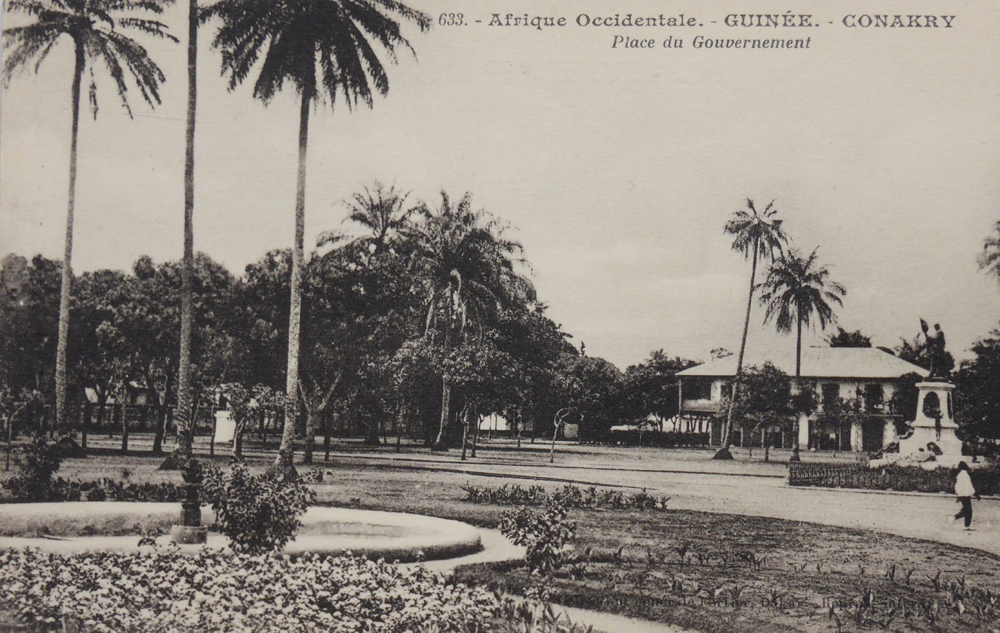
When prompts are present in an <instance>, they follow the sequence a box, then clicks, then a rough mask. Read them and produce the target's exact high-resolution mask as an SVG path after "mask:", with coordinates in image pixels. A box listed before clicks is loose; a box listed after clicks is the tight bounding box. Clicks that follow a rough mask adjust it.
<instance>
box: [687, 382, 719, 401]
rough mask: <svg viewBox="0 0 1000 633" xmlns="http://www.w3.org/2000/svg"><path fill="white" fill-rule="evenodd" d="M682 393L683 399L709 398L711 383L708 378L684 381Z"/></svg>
mask: <svg viewBox="0 0 1000 633" xmlns="http://www.w3.org/2000/svg"><path fill="white" fill-rule="evenodd" d="M683 393H684V399H685V400H711V399H712V383H711V382H709V381H708V380H692V381H691V382H686V381H685V382H684V387H683Z"/></svg>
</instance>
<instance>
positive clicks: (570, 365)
mask: <svg viewBox="0 0 1000 633" xmlns="http://www.w3.org/2000/svg"><path fill="white" fill-rule="evenodd" d="M623 383H624V375H623V374H622V373H621V371H619V370H618V368H617V367H615V366H614V365H613V364H612V363H610V362H608V361H606V360H604V359H603V358H598V357H596V356H582V355H581V356H569V355H567V356H563V357H562V359H561V361H560V363H559V368H558V370H557V374H556V385H557V388H558V389H560V391H561V393H562V394H563V396H562V397H563V402H564V404H565V406H568V407H570V408H572V409H573V410H574V411H575V413H576V416H578V422H579V425H580V438H581V439H586V440H598V439H601V438H603V437H605V435H606V434H607V432H608V430H609V429H610V428H611V426H612V425H614V423H615V422H616V421H617V418H618V414H619V413H620V410H621V404H622V402H621V399H622V394H623V389H622V387H623Z"/></svg>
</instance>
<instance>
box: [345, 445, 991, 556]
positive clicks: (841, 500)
mask: <svg viewBox="0 0 1000 633" xmlns="http://www.w3.org/2000/svg"><path fill="white" fill-rule="evenodd" d="M333 459H335V460H336V461H337V462H340V463H351V464H371V465H376V464H385V463H386V461H389V460H391V461H392V462H393V466H394V467H407V468H416V469H435V470H448V471H451V472H463V473H467V474H470V475H485V476H495V477H498V478H506V479H510V478H514V479H527V480H540V481H551V482H564V483H576V484H579V485H588V486H589V485H596V486H608V485H611V486H625V487H630V488H635V489H640V488H645V489H646V490H647V491H648V492H650V493H652V494H657V495H668V496H670V507H672V508H677V509H684V510H699V511H703V512H720V513H726V514H742V515H748V516H763V517H771V518H776V519H787V520H792V521H805V522H811V523H822V524H826V525H834V526H839V527H847V528H856V529H863V530H873V531H876V532H886V533H889V534H896V535H898V536H904V537H908V538H918V539H924V540H929V541H938V542H942V543H948V544H951V545H957V546H960V547H971V548H975V549H980V550H983V551H986V552H990V553H992V554H995V555H998V556H1000V499H997V498H984V499H983V500H982V501H979V502H976V501H973V512H974V515H975V519H974V521H973V528H974V529H973V531H971V532H967V531H965V530H964V529H963V528H962V526H961V524H960V522H956V521H954V520H953V519H952V517H953V516H954V514H955V513H956V512H957V511H958V505H957V503H956V500H955V497H954V495H950V494H928V493H897V492H889V491H871V490H846V489H828V488H800V487H792V486H789V485H787V483H786V478H785V477H780V476H775V473H774V471H773V470H772V471H771V472H766V473H759V472H751V473H743V475H742V476H734V475H735V474H738V473H734V472H718V471H717V472H712V471H710V470H708V469H709V468H711V466H706V467H703V468H705V470H703V471H701V472H699V471H696V470H694V468H692V467H691V464H692V463H693V462H688V461H686V460H684V461H679V462H675V463H670V462H669V461H666V460H660V461H658V462H655V463H653V462H652V460H650V459H646V460H644V462H643V463H639V462H638V461H636V462H634V463H632V464H626V463H622V464H620V465H619V467H598V468H587V467H585V466H584V465H582V464H581V463H580V460H579V459H576V458H574V459H573V460H572V461H570V460H567V461H570V463H569V464H562V463H560V456H559V455H557V456H556V463H555V464H552V465H550V464H547V463H538V461H535V462H534V463H530V462H522V463H511V462H510V461H507V460H491V459H489V458H486V459H477V460H474V461H467V462H462V461H460V460H459V459H458V456H457V455H450V454H449V455H444V456H440V457H437V456H428V454H427V453H422V454H419V455H417V454H412V455H405V454H404V455H389V454H383V455H358V454H356V453H342V454H337V455H336V456H335V457H333ZM418 460H419V461H418ZM730 464H732V462H730ZM737 464H739V462H737ZM767 466H769V467H770V465H767ZM777 466H778V468H781V469H785V468H787V467H786V466H783V465H777ZM722 468H723V469H725V470H727V471H728V470H729V469H732V468H734V466H732V465H726V466H723V467H722ZM786 472H787V471H786Z"/></svg>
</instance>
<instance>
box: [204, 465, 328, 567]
mask: <svg viewBox="0 0 1000 633" xmlns="http://www.w3.org/2000/svg"><path fill="white" fill-rule="evenodd" d="M206 471H207V472H206V474H205V478H204V481H203V483H202V492H203V495H204V498H203V499H202V501H203V502H205V503H208V504H210V505H211V506H212V509H213V510H214V511H215V517H216V521H217V522H218V524H219V528H220V530H221V532H222V533H223V534H224V535H225V536H226V537H227V538H228V539H229V545H230V547H232V548H233V550H234V551H236V552H244V553H248V554H260V553H263V552H267V551H270V550H277V549H281V548H282V547H284V546H285V545H286V544H287V543H288V541H290V540H292V537H294V536H295V533H296V532H297V531H298V530H299V528H301V527H302V520H301V516H302V514H304V513H305V511H306V508H308V507H309V504H310V503H311V502H312V500H313V493H312V491H311V490H309V488H308V487H306V485H305V484H304V483H302V482H301V481H299V480H297V479H292V478H286V477H282V476H280V475H273V474H268V473H264V474H261V475H254V474H251V473H250V471H248V470H247V468H246V466H244V465H243V464H240V463H237V464H234V465H233V467H232V469H231V470H230V471H229V473H228V474H227V475H223V474H222V473H221V472H220V471H218V470H217V469H206Z"/></svg>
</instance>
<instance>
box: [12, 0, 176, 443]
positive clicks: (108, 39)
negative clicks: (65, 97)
mask: <svg viewBox="0 0 1000 633" xmlns="http://www.w3.org/2000/svg"><path fill="white" fill-rule="evenodd" d="M171 2H172V0H9V1H8V2H7V3H6V6H7V8H6V10H7V12H8V13H21V14H25V15H28V16H31V17H33V18H35V20H34V21H32V22H31V23H30V24H27V25H24V26H13V27H8V28H6V29H4V31H3V50H4V51H5V52H6V53H7V58H6V59H5V60H4V63H3V83H4V86H7V85H8V84H9V83H10V80H11V78H12V77H13V76H14V74H15V73H17V72H18V71H20V70H23V69H24V68H27V67H28V66H29V65H32V64H33V66H34V71H35V72H36V73H37V72H38V69H39V67H40V66H41V64H42V62H43V61H44V60H45V58H46V56H47V55H48V54H49V52H50V51H51V50H52V48H53V47H54V46H55V45H56V43H57V42H58V41H59V40H60V39H61V37H62V36H63V35H67V36H69V39H70V40H72V42H73V47H74V51H75V57H74V60H75V61H74V64H73V83H72V88H71V92H70V106H71V112H72V126H71V132H70V146H69V199H68V204H67V210H66V238H65V244H64V250H63V266H62V281H61V287H60V292H59V334H58V341H57V344H56V373H55V383H56V428H57V429H58V430H59V432H60V433H62V434H65V433H67V432H68V431H69V426H68V422H67V419H66V347H67V334H68V333H69V298H70V289H71V286H72V283H73V272H72V259H73V213H74V210H75V203H76V161H77V156H76V154H77V132H78V131H79V127H80V92H81V87H82V84H83V74H84V71H86V70H88V68H89V71H90V90H89V100H90V106H91V110H92V111H93V114H94V116H95V117H96V116H97V86H96V82H95V79H94V67H95V66H98V65H103V66H104V67H106V68H107V70H108V72H109V74H110V75H111V78H112V79H113V80H114V82H115V86H116V87H117V89H118V96H119V97H120V99H121V102H122V106H123V107H124V108H125V111H126V112H128V115H129V117H130V118H131V116H132V111H131V108H129V104H128V99H127V97H126V95H127V92H128V84H127V83H126V81H125V75H126V70H127V73H128V74H129V75H131V76H132V79H133V80H134V83H135V85H136V87H137V88H138V89H139V93H140V94H141V95H142V98H143V99H144V100H145V101H146V103H148V104H149V105H150V106H151V107H154V106H156V105H158V104H159V103H160V93H159V86H160V84H161V83H163V81H164V80H165V78H164V76H163V72H162V71H161V70H160V68H159V66H157V65H156V63H154V62H153V60H152V59H150V58H149V55H148V54H147V52H146V49H145V48H143V47H142V46H141V45H139V43H137V42H136V41H135V40H133V39H131V38H129V37H128V36H126V35H125V33H124V32H128V31H136V32H139V33H143V34H145V35H150V36H153V37H161V38H166V39H169V40H172V41H174V42H176V41H177V39H176V38H175V37H173V36H172V35H170V34H169V33H167V30H166V29H167V27H166V25H165V24H163V23H162V22H159V21H156V20H147V19H143V18H137V17H135V16H134V14H135V13H136V12H139V11H147V12H150V13H153V14H157V15H159V14H161V13H163V8H164V6H165V5H167V4H170V3H171Z"/></svg>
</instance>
